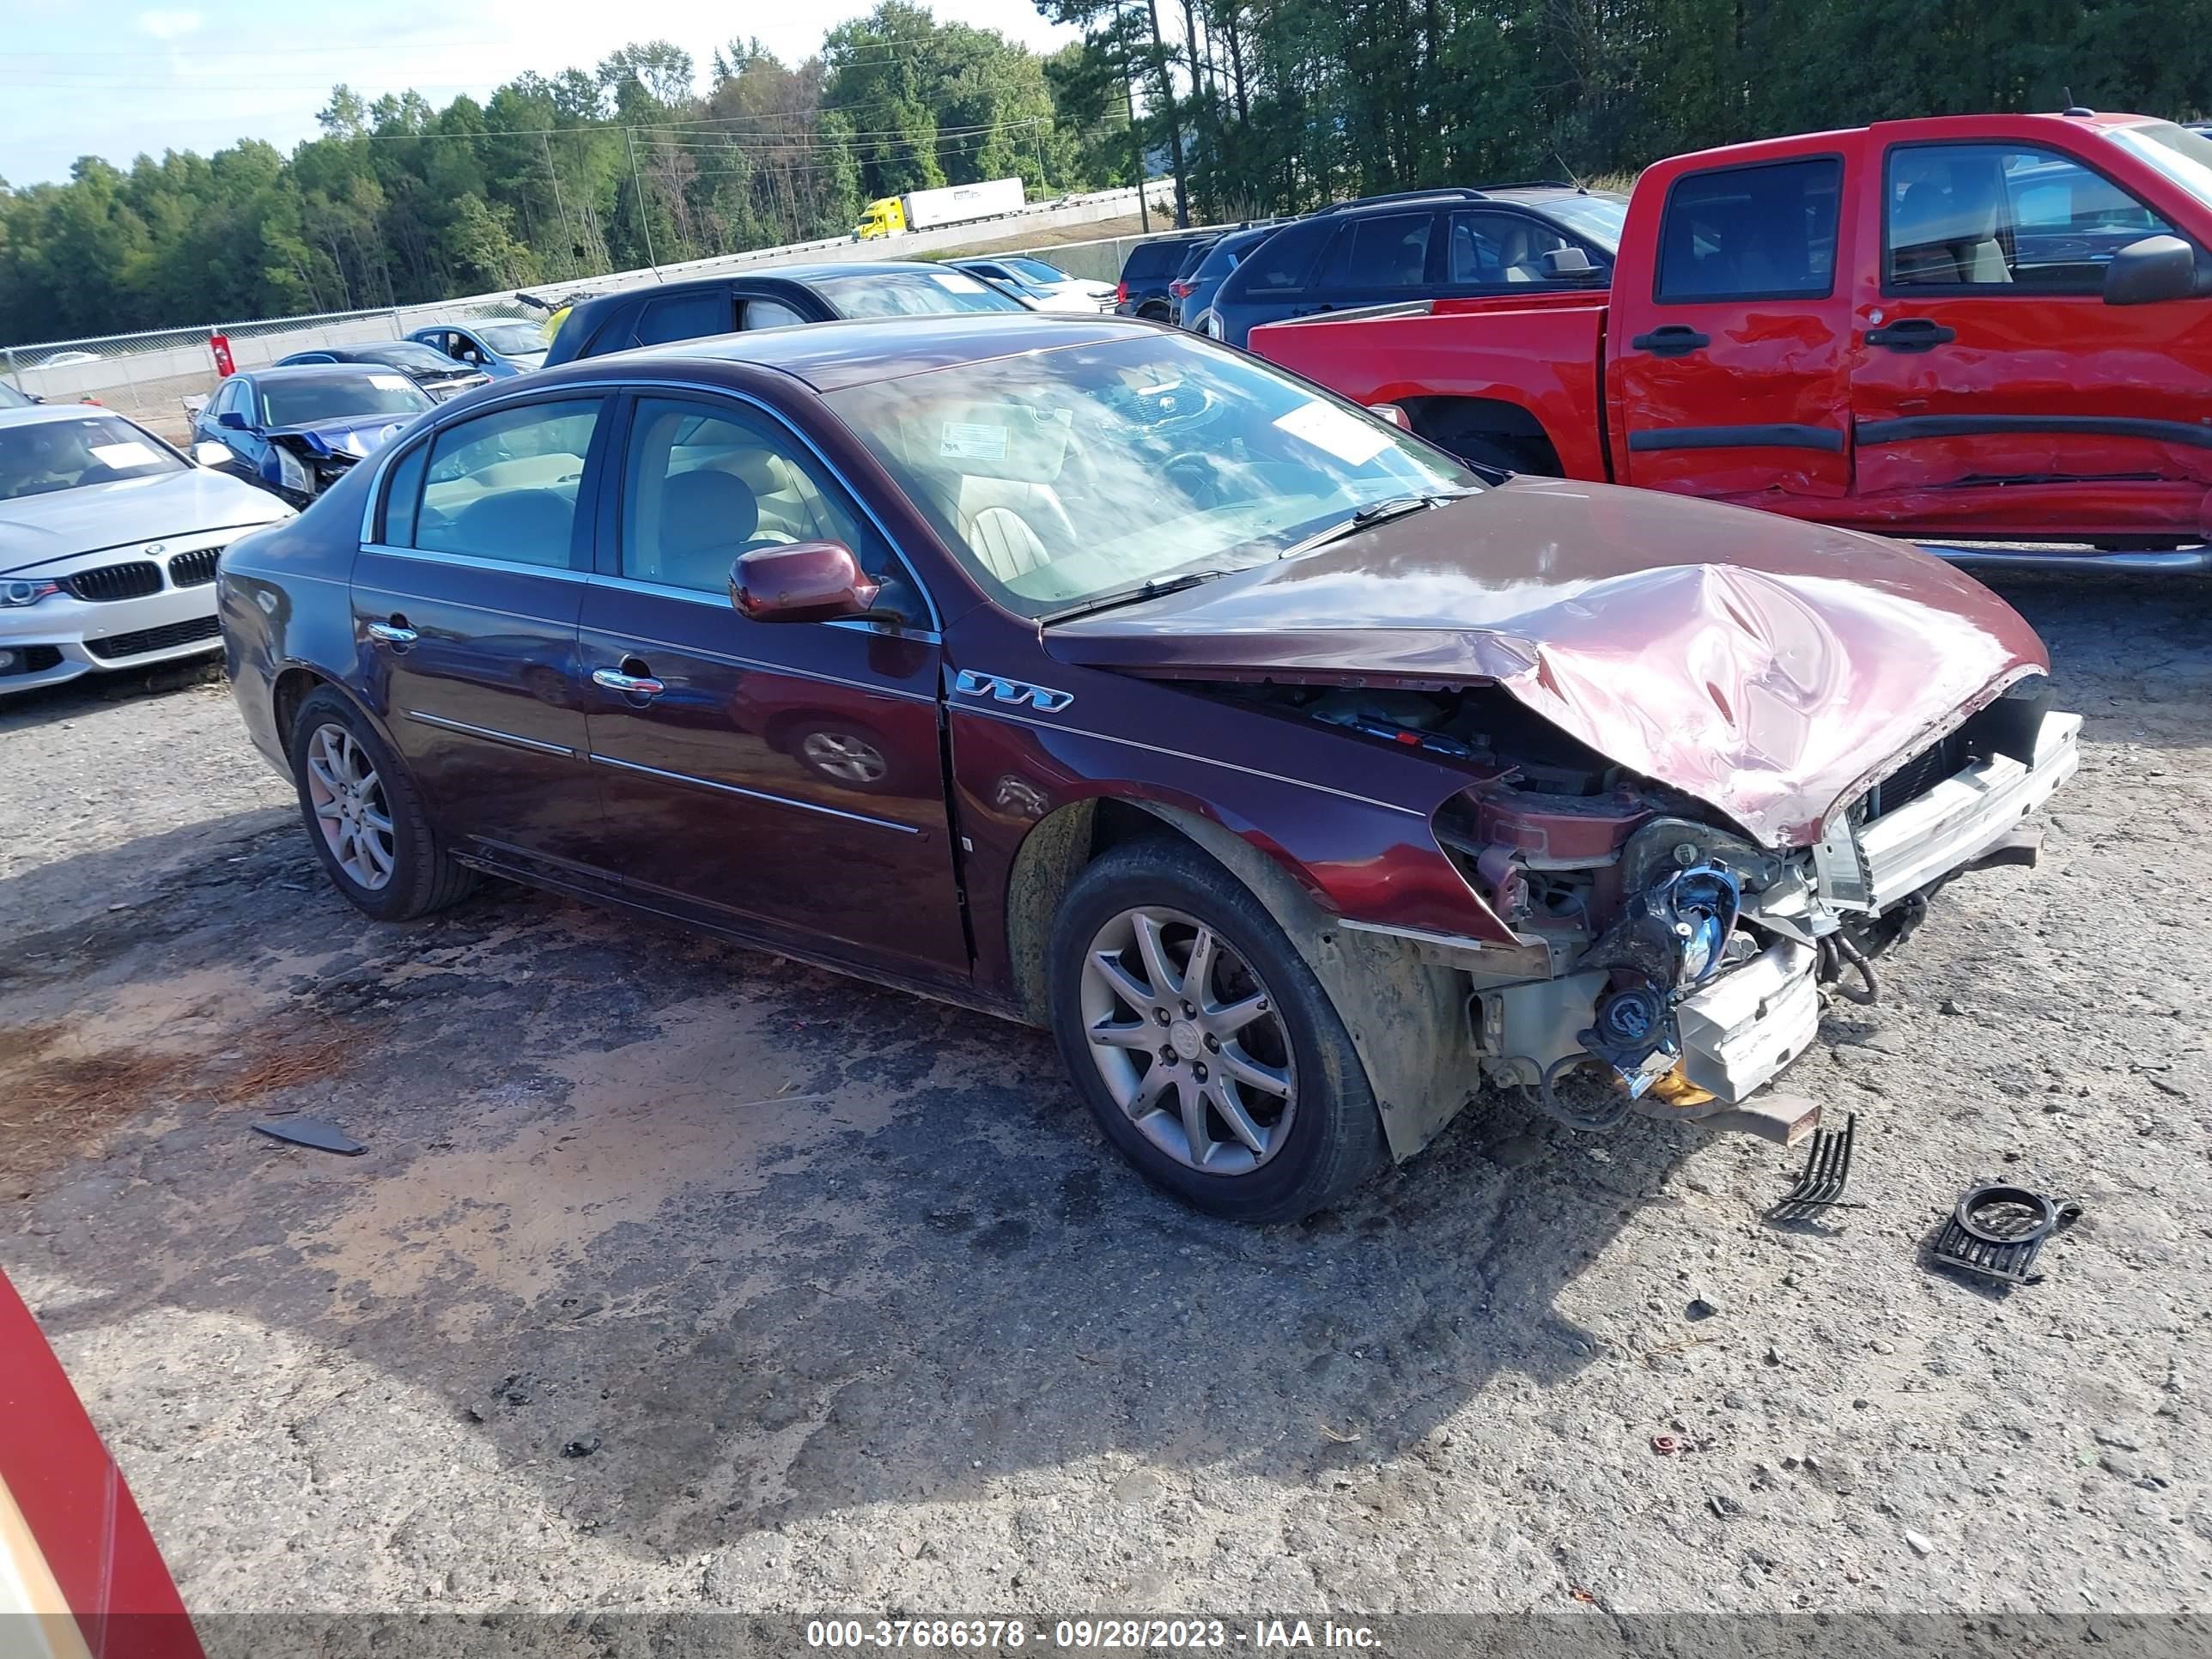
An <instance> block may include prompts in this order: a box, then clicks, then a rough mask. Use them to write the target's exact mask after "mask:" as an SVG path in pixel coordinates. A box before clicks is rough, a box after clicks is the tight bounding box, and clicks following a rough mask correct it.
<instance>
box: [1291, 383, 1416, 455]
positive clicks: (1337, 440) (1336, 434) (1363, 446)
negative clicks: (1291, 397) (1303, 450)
mask: <svg viewBox="0 0 2212 1659" xmlns="http://www.w3.org/2000/svg"><path fill="white" fill-rule="evenodd" d="M1275 425H1276V427H1277V428H1279V430H1281V431H1284V432H1287V433H1289V434H1290V435H1291V436H1292V437H1293V438H1299V439H1303V440H1304V441H1306V442H1307V443H1310V444H1311V445H1312V446H1313V447H1315V448H1316V449H1325V450H1327V451H1328V453H1330V454H1332V455H1334V456H1335V457H1336V459H1339V460H1340V461H1345V462H1347V463H1349V464H1350V465H1353V466H1364V465H1367V463H1368V462H1370V461H1371V460H1373V459H1375V458H1376V456H1377V455H1380V454H1381V453H1383V451H1384V450H1386V449H1388V448H1389V447H1390V438H1389V434H1388V433H1386V432H1383V431H1382V430H1381V429H1380V428H1377V427H1373V426H1370V425H1369V424H1368V423H1367V422H1364V421H1363V420H1361V419H1360V418H1359V417H1358V416H1356V415H1347V414H1346V413H1345V412H1344V411H1343V410H1340V409H1339V408H1337V407H1336V405H1335V404H1325V403H1322V401H1321V400H1320V399H1319V398H1316V399H1315V400H1314V401H1313V402H1312V403H1310V404H1299V405H1298V406H1297V408H1296V409H1294V410H1291V412H1290V413H1289V414H1287V415H1285V416H1282V417H1281V418H1280V419H1279V420H1278V421H1277V422H1275Z"/></svg>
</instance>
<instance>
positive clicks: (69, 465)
mask: <svg viewBox="0 0 2212 1659" xmlns="http://www.w3.org/2000/svg"><path fill="white" fill-rule="evenodd" d="M184 470H185V464H184V462H183V461H181V460H179V459H178V458H177V457H176V456H175V455H174V454H173V453H171V452H170V451H169V450H168V449H167V447H164V446H163V445H161V443H159V442H158V441H155V439H153V438H150V437H149V436H148V435H146V434H145V433H143V432H141V431H140V430H139V429H138V428H137V427H135V426H133V425H131V422H128V421H126V420H124V419H123V418H121V417H120V416H115V415H87V416H78V417H76V418H72V419H70V420H62V421H35V422H32V423H30V424H29V425H27V426H4V427H0V501H19V500H21V498H22V497H24V496H26V495H51V494H52V493H53V492H54V491H55V490H58V489H82V488H84V487H85V486H86V485H87V484H103V483H117V482H118V481H120V480H122V479H125V478H150V477H155V475H156V474H159V473H163V472H182V471H184Z"/></svg>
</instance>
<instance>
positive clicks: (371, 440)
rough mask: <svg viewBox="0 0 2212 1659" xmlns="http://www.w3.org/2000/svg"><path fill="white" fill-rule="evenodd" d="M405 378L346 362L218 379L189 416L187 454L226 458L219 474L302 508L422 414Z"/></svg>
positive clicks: (420, 400) (423, 403) (422, 397)
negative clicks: (220, 452)
mask: <svg viewBox="0 0 2212 1659" xmlns="http://www.w3.org/2000/svg"><path fill="white" fill-rule="evenodd" d="M434 407H435V404H432V402H431V400H430V398H429V396H428V394H427V393H426V392H423V391H422V388H421V387H419V386H416V384H415V383H414V381H412V380H409V379H408V378H407V377H406V376H405V375H404V374H398V373H397V372H396V371H393V370H391V369H380V368H367V367H362V366H357V365H355V364H351V363H330V364H316V365H302V366H301V367H298V368H257V369H250V370H248V371H246V373H244V374H234V375H232V376H231V377H230V378H229V379H228V380H225V381H224V382H223V383H222V386H221V387H220V388H219V389H218V390H217V391H216V394H215V396H213V397H212V398H209V399H208V401H207V406H206V407H205V408H204V409H203V410H200V411H199V413H198V414H197V415H195V416H193V417H192V443H193V447H194V453H195V454H196V455H198V456H199V457H200V459H204V460H211V459H214V458H213V457H212V456H211V455H210V454H207V453H204V452H203V451H202V450H201V449H200V446H202V445H220V446H221V447H222V448H223V449H225V450H227V451H228V452H229V456H230V459H229V461H228V464H227V466H226V470H227V471H232V472H234V473H236V474H237V475H238V476H239V477H243V478H246V479H247V480H248V481H250V482H252V483H258V484H259V485H260V486H261V487H262V488H263V489H269V490H271V491H274V492H275V493H276V495H281V496H282V497H283V499H284V500H286V501H289V502H291V503H292V504H293V505H294V506H295V507H305V506H306V505H307V503H308V502H309V501H313V499H314V498H315V497H316V496H318V495H321V494H322V493H323V491H324V490H325V489H327V488H328V487H329V486H330V485H331V484H332V483H336V482H337V480H338V479H339V478H341V477H343V476H344V475H345V474H346V473H347V472H349V471H351V470H352V468H353V465H354V463H355V462H356V461H358V460H360V459H362V458H363V457H364V456H367V455H371V454H374V453H375V452H376V450H377V448H378V447H379V446H380V445H381V444H383V443H384V442H385V441H386V440H387V439H390V438H391V437H392V436H393V435H396V434H397V433H398V432H399V431H401V430H402V429H403V428H405V427H406V425H407V424H408V422H410V421H412V420H413V419H414V418H415V417H416V416H417V415H420V414H422V412H423V411H424V410H428V409H431V408H434Z"/></svg>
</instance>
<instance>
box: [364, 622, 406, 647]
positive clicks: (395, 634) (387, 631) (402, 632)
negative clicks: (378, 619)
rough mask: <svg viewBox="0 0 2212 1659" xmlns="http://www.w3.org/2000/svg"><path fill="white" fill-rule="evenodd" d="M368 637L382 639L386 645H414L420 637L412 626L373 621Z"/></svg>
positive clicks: (370, 624) (369, 627) (369, 626)
mask: <svg viewBox="0 0 2212 1659" xmlns="http://www.w3.org/2000/svg"><path fill="white" fill-rule="evenodd" d="M368 637H369V638H371V639H372V640H382V641H384V642H385V643H386V645H412V644H414V643H415V641H416V638H417V637H418V636H417V635H416V632H415V630H414V629H411V628H402V627H400V626H399V625H398V624H397V623H369V625H368Z"/></svg>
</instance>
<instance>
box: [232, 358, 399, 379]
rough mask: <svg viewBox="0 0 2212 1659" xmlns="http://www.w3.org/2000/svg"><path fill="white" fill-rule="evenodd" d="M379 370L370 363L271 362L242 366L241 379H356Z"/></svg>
mask: <svg viewBox="0 0 2212 1659" xmlns="http://www.w3.org/2000/svg"><path fill="white" fill-rule="evenodd" d="M376 372H377V370H376V368H375V367H374V366H372V365H371V364H368V363H354V362H345V363H271V364H270V366H269V367H268V368H241V369H240V370H239V371H238V373H239V376H240V378H241V379H250V380H359V379H361V378H362V377H363V376H365V375H369V374H375V373H376Z"/></svg>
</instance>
